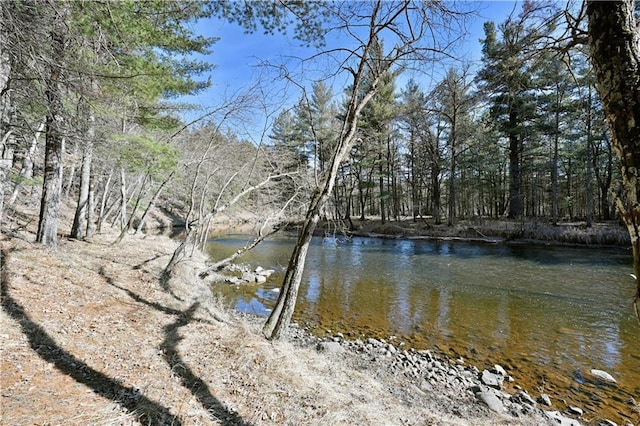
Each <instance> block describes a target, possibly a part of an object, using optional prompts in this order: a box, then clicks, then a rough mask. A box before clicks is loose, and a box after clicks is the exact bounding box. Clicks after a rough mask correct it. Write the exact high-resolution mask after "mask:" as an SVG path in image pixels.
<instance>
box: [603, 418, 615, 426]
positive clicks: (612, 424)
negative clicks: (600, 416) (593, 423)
mask: <svg viewBox="0 0 640 426" xmlns="http://www.w3.org/2000/svg"><path fill="white" fill-rule="evenodd" d="M598 426H618V423H616V422H612V421H611V420H609V419H604V420H600V423H598Z"/></svg>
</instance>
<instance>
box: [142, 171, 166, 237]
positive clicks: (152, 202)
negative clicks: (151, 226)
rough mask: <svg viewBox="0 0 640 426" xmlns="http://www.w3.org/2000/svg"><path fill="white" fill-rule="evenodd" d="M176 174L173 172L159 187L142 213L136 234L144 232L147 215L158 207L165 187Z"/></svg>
mask: <svg viewBox="0 0 640 426" xmlns="http://www.w3.org/2000/svg"><path fill="white" fill-rule="evenodd" d="M174 174H175V171H173V172H171V174H170V175H169V176H168V177H167V178H166V179H165V180H164V181H163V182H162V184H160V186H159V187H158V189H157V190H156V192H155V193H154V194H153V197H152V198H151V201H149V204H148V205H147V208H146V209H145V210H144V213H142V217H141V218H140V222H139V223H138V226H137V227H136V232H135V233H136V234H140V233H141V232H142V227H143V226H144V222H145V220H146V219H147V215H148V214H149V210H151V209H152V208H153V206H155V205H156V201H158V197H159V196H160V193H161V192H162V190H163V189H164V187H165V185H166V184H167V183H168V182H169V181H170V180H171V178H172V177H173V175H174Z"/></svg>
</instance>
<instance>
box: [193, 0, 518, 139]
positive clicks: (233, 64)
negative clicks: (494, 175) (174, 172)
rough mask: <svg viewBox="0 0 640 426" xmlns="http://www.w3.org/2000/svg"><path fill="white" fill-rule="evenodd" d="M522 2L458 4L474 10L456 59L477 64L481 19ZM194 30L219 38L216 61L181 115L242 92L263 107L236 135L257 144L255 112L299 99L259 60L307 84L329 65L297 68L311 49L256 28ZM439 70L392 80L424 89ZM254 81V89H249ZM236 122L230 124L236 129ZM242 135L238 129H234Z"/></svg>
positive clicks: (211, 58) (338, 86) (223, 25)
mask: <svg viewBox="0 0 640 426" xmlns="http://www.w3.org/2000/svg"><path fill="white" fill-rule="evenodd" d="M521 5H522V2H520V1H482V2H464V3H463V6H464V7H467V8H471V7H473V8H474V9H476V10H477V17H475V18H474V19H471V20H470V21H469V22H468V23H467V30H468V33H469V35H468V36H467V37H466V38H465V41H464V44H463V45H462V46H461V52H460V53H462V57H464V58H465V60H466V61H467V62H470V63H471V64H473V63H477V62H478V61H479V60H480V57H481V48H482V46H481V44H480V41H479V39H481V38H482V37H483V36H484V31H483V25H484V22H486V21H489V20H492V21H494V22H496V24H499V23H501V22H503V21H504V20H505V19H506V18H507V17H508V16H509V14H511V13H515V14H517V13H519V11H520V8H521ZM194 30H195V31H196V32H197V33H199V34H203V35H206V36H214V37H218V38H219V39H220V40H219V41H218V42H217V43H215V44H214V46H213V52H212V53H211V54H209V55H207V56H206V57H204V58H201V59H204V60H206V61H207V62H210V63H213V64H215V65H216V68H215V69H214V70H213V72H212V74H211V80H212V84H213V85H212V87H211V88H209V89H208V90H207V91H205V92H202V93H200V94H198V95H196V96H191V97H186V98H183V99H182V100H183V101H187V102H190V103H195V104H199V105H202V106H203V111H197V112H191V113H189V114H187V116H186V117H185V118H186V119H187V120H191V119H194V118H195V117H198V116H199V115H201V114H203V113H204V112H205V111H208V110H211V109H213V108H217V107H219V105H220V104H221V103H222V102H224V100H225V99H229V98H231V97H233V96H234V95H237V94H238V93H242V92H245V91H247V90H249V91H250V93H252V94H254V95H260V96H262V97H263V98H264V99H265V101H266V102H268V105H265V106H264V107H258V108H254V109H253V110H252V111H251V112H250V113H249V116H247V117H245V118H244V119H242V123H243V125H244V126H245V127H246V129H245V130H246V133H247V134H246V135H242V134H241V135H240V136H241V137H251V138H253V139H254V142H256V143H258V142H259V139H260V137H261V135H262V132H261V131H262V130H263V129H264V127H265V126H268V124H269V122H270V120H272V119H273V118H274V117H266V118H265V117H264V116H261V114H262V115H263V113H264V112H265V111H266V110H274V109H275V110H280V109H282V108H283V107H291V106H292V104H294V103H295V102H296V101H297V100H298V99H300V96H301V91H300V89H299V88H298V87H295V86H292V85H290V84H289V85H287V84H286V83H285V82H284V81H282V80H280V79H279V72H278V70H276V69H275V68H274V67H264V66H263V65H261V64H264V63H265V62H269V63H271V64H283V65H286V66H287V67H288V69H289V70H290V72H291V73H293V74H294V79H295V80H296V81H299V82H303V84H304V85H305V86H306V87H307V88H309V87H310V84H311V81H312V80H314V79H315V78H316V77H315V76H317V75H319V73H322V72H323V71H324V72H326V71H328V69H329V68H331V66H330V65H326V64H325V63H322V64H314V65H313V67H315V68H309V67H308V65H307V64H306V65H305V68H304V69H303V68H301V67H300V61H299V60H297V59H295V57H299V58H302V57H309V56H310V55H311V54H313V53H314V50H313V49H311V48H303V47H300V46H298V44H297V42H296V41H295V40H292V38H291V36H290V35H283V34H274V35H264V34H262V33H261V31H260V30H258V31H257V32H256V33H254V34H245V33H244V29H243V28H241V27H240V26H239V25H237V24H231V23H228V22H225V21H222V20H217V19H216V20H213V19H211V20H206V21H201V22H198V23H197V24H195V26H194ZM332 43H339V41H338V40H329V41H328V45H331V44H332ZM439 72H440V71H438V70H431V71H430V72H429V73H426V74H421V75H417V74H413V75H412V74H411V73H405V75H403V76H401V77H400V78H399V80H398V87H399V88H402V87H403V86H404V84H405V83H406V81H407V80H408V79H409V78H410V77H413V78H415V79H416V81H418V83H419V84H420V85H421V86H422V87H423V89H424V90H428V86H429V85H430V84H431V82H432V81H433V80H434V79H436V80H437V79H438V78H439V77H441V75H439V74H438V73H439ZM258 82H262V83H263V84H260V90H258V89H257V88H253V89H249V88H250V87H252V86H254V85H256V84H258ZM331 84H333V86H334V93H336V94H338V95H340V94H341V93H342V88H343V87H342V86H344V82H343V81H339V80H333V81H332V82H331ZM237 124H238V123H237V122H234V123H233V124H231V126H232V127H234V129H235V130H237ZM240 133H242V131H241V132H240Z"/></svg>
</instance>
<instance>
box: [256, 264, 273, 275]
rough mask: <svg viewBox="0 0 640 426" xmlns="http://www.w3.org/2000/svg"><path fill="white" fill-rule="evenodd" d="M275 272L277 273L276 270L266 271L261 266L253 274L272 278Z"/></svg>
mask: <svg viewBox="0 0 640 426" xmlns="http://www.w3.org/2000/svg"><path fill="white" fill-rule="evenodd" d="M274 272H276V271H275V270H273V269H264V268H262V267H261V266H258V267H257V268H256V269H255V270H254V271H253V273H254V274H256V275H260V276H263V277H270V276H271V275H272V274H273V273H274Z"/></svg>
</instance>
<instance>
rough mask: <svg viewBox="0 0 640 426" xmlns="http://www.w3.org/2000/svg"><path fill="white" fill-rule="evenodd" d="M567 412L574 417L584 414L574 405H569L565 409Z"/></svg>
mask: <svg viewBox="0 0 640 426" xmlns="http://www.w3.org/2000/svg"><path fill="white" fill-rule="evenodd" d="M567 412H568V413H569V414H573V415H575V416H581V415H583V414H584V410H583V409H582V408H580V407H576V406H575V405H570V406H568V407H567Z"/></svg>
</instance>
